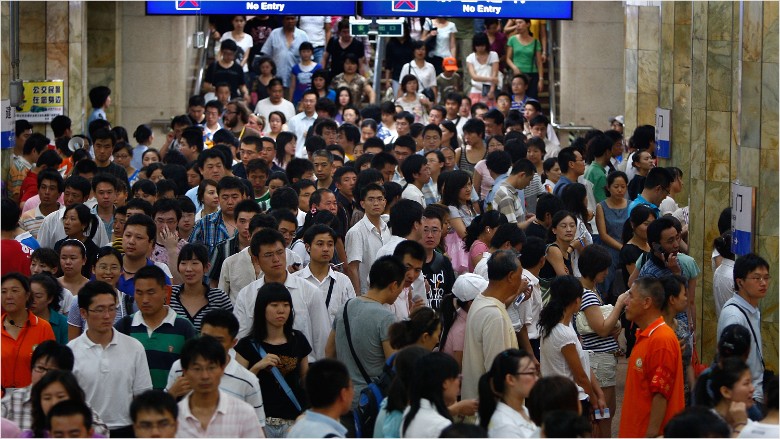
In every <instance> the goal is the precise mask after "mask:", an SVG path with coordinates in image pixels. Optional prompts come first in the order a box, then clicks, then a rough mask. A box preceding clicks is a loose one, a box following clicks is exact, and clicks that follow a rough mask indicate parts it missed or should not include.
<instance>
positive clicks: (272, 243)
mask: <svg viewBox="0 0 780 439" xmlns="http://www.w3.org/2000/svg"><path fill="white" fill-rule="evenodd" d="M255 244H257V245H256V246H255ZM250 247H251V248H257V255H256V257H257V260H258V263H259V266H260V270H261V271H262V272H263V275H262V276H261V277H260V278H259V279H257V280H256V281H254V282H252V283H250V284H249V285H247V286H246V287H244V288H243V289H241V291H239V292H238V297H236V303H235V308H234V310H233V312H234V313H235V315H236V318H238V323H239V326H240V329H239V332H238V337H239V338H242V337H245V336H246V335H249V333H250V331H251V330H252V324H253V322H254V314H255V302H256V301H257V291H258V290H259V289H260V287H262V286H263V285H265V284H266V282H279V283H281V284H284V286H285V287H286V288H287V289H288V290H289V291H290V295H291V296H292V300H293V310H294V311H295V321H294V323H293V328H294V329H297V330H298V331H301V332H302V333H303V335H305V336H306V339H307V340H308V341H309V343H310V344H311V346H312V353H311V354H310V361H316V360H318V359H320V358H324V357H325V343H326V342H327V341H328V333H329V332H330V318H329V317H328V310H327V308H326V307H325V299H324V298H323V297H322V295H321V294H320V292H319V290H318V289H317V287H316V286H314V285H313V284H311V283H309V282H307V281H305V280H303V279H302V278H300V277H298V276H292V275H291V274H289V273H288V272H287V262H286V260H287V256H286V252H285V250H286V249H285V245H284V236H282V234H281V233H279V232H278V231H277V230H272V229H263V230H260V231H259V232H257V235H255V236H254V237H253V238H252V244H251V245H250Z"/></svg>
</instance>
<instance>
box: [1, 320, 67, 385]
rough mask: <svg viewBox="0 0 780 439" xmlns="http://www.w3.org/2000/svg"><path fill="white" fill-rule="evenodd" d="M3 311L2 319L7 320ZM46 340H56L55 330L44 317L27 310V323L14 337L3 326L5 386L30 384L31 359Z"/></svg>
mask: <svg viewBox="0 0 780 439" xmlns="http://www.w3.org/2000/svg"><path fill="white" fill-rule="evenodd" d="M5 316H6V314H5V313H3V314H2V316H0V319H2V320H3V321H4V320H5ZM46 340H54V331H52V329H51V325H50V324H49V322H47V321H46V320H44V319H40V318H38V317H37V316H36V315H35V314H33V313H32V312H31V311H27V324H26V325H24V328H22V330H21V332H19V335H18V336H17V337H16V339H14V338H13V337H11V334H9V333H8V332H7V331H6V330H5V327H3V328H2V342H0V348H1V349H2V362H3V368H2V380H3V383H2V384H3V388H6V389H7V388H21V387H26V386H29V385H30V382H31V381H32V374H31V370H30V361H31V360H32V353H33V351H34V350H35V348H36V347H38V345H39V344H41V343H43V342H44V341H46Z"/></svg>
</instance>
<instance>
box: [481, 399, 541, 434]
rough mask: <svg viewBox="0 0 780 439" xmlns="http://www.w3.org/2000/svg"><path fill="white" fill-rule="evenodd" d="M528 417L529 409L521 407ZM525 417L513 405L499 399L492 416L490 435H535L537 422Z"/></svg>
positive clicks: (489, 427) (489, 426)
mask: <svg viewBox="0 0 780 439" xmlns="http://www.w3.org/2000/svg"><path fill="white" fill-rule="evenodd" d="M520 409H521V410H522V411H523V414H525V416H526V418H528V419H530V417H529V415H528V409H527V408H525V406H522V407H521V408H520ZM526 418H524V417H523V416H522V415H521V414H520V413H518V412H517V411H516V410H515V409H513V408H512V407H509V406H508V405H506V404H504V403H503V402H501V401H499V403H498V405H497V406H496V411H494V412H493V416H491V417H490V423H489V424H488V437H491V438H492V437H535V436H534V432H535V431H536V424H534V423H533V422H531V421H529V420H528V419H526Z"/></svg>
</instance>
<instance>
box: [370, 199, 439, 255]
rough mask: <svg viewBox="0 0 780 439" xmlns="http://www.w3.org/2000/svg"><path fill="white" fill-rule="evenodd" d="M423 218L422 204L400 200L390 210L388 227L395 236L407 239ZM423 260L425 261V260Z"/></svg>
mask: <svg viewBox="0 0 780 439" xmlns="http://www.w3.org/2000/svg"><path fill="white" fill-rule="evenodd" d="M369 187H370V186H369ZM366 190H371V189H368V187H367V188H366ZM374 190H375V189H374ZM422 216H423V208H422V205H421V204H420V203H418V202H416V201H414V200H406V199H403V200H398V202H397V203H395V204H394V205H393V207H392V208H390V221H389V223H388V226H389V227H390V228H391V229H392V231H393V235H395V236H400V237H405V236H408V235H409V234H410V233H412V230H413V229H414V224H415V223H419V222H421V221H422ZM423 260H425V259H424V258H423Z"/></svg>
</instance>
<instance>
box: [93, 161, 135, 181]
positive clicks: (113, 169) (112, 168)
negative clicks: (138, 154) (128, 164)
mask: <svg viewBox="0 0 780 439" xmlns="http://www.w3.org/2000/svg"><path fill="white" fill-rule="evenodd" d="M95 174H110V175H113V176H114V177H116V178H118V179H119V180H122V181H124V182H125V185H128V180H127V171H125V168H123V167H121V166H119V165H117V164H116V163H109V164H108V166H106V167H104V168H101V167H98V168H97V172H95ZM128 187H129V185H128Z"/></svg>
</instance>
